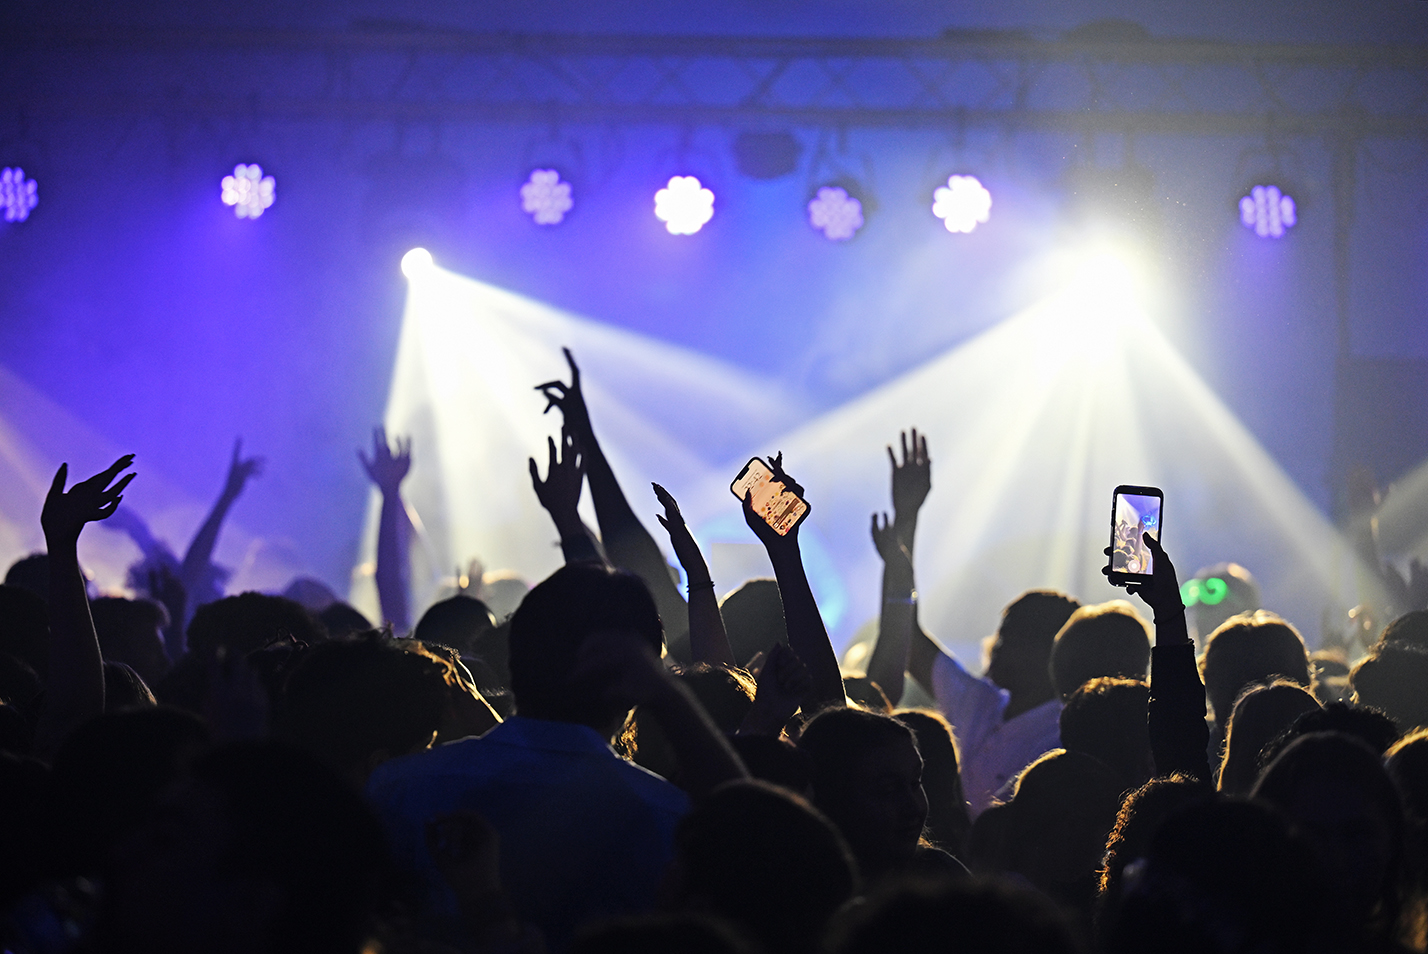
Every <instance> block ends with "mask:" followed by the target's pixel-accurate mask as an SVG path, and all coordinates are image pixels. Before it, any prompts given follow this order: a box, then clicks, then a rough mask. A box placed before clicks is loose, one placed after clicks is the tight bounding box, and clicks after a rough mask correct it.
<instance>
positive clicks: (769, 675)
mask: <svg viewBox="0 0 1428 954" xmlns="http://www.w3.org/2000/svg"><path fill="white" fill-rule="evenodd" d="M812 688H813V677H812V676H810V675H809V674H808V667H806V666H805V665H803V660H801V659H799V658H798V654H797V653H795V652H794V651H793V650H792V649H790V648H788V647H787V646H785V645H784V644H783V643H775V644H774V646H773V648H772V649H770V650H769V651H768V654H767V655H766V656H765V657H764V664H763V667H762V668H760V669H759V678H758V691H757V692H755V693H754V704H753V706H752V707H750V709H749V712H748V715H746V716H745V717H744V722H743V724H742V725H740V726H739V734H741V735H775V736H776V735H778V734H779V733H780V732H781V731H782V730H783V727H784V726H785V725H787V724H788V720H789V719H792V718H793V715H794V713H796V712H797V711H798V708H799V706H800V705H802V703H803V697H804V696H805V695H807V694H808V691H809V690H810V689H812Z"/></svg>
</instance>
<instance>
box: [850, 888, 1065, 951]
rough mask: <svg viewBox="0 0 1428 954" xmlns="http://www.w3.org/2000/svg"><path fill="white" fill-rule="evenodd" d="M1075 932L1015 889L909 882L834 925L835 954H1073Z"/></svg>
mask: <svg viewBox="0 0 1428 954" xmlns="http://www.w3.org/2000/svg"><path fill="white" fill-rule="evenodd" d="M1079 950H1081V947H1080V945H1079V944H1078V943H1077V941H1076V935H1075V933H1074V931H1073V929H1072V926H1071V925H1070V924H1069V923H1068V922H1067V920H1066V918H1065V916H1064V915H1062V914H1061V912H1060V911H1059V910H1057V908H1056V906H1055V905H1053V904H1052V903H1051V902H1049V901H1047V900H1046V899H1045V898H1044V897H1042V896H1041V895H1038V894H1036V893H1035V892H1032V891H1028V890H1026V889H1025V888H1020V887H1017V886H1015V885H1012V884H1010V883H1005V882H999V881H990V880H962V881H951V880H942V879H933V878H908V879H901V880H898V881H895V882H893V883H891V884H888V885H887V886H885V887H884V888H883V889H882V890H880V891H877V892H874V894H873V895H872V896H871V897H869V898H868V901H867V903H866V904H863V905H861V906H859V907H858V908H855V909H852V910H850V911H849V912H848V914H847V916H845V917H843V918H841V919H840V923H838V924H836V925H835V927H834V929H833V931H832V934H831V937H830V940H829V944H828V951H829V952H830V954H885V952H893V951H897V952H907V954H934V952H943V951H967V952H975V954H1075V952H1077V951H1079Z"/></svg>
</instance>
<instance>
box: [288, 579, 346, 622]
mask: <svg viewBox="0 0 1428 954" xmlns="http://www.w3.org/2000/svg"><path fill="white" fill-rule="evenodd" d="M282 595H283V596H284V597H285V598H287V599H290V600H292V601H293V602H294V603H297V604H298V605H300V606H301V607H302V608H303V609H305V610H307V611H308V612H310V613H313V614H314V615H316V614H319V613H321V612H322V611H323V610H325V609H327V608H328V607H329V606H331V605H332V604H333V603H336V602H337V594H336V593H334V592H332V587H330V586H328V585H327V584H326V583H324V582H322V581H321V580H319V579H317V578H316V577H311V576H298V577H294V578H293V581H292V582H291V583H289V584H288V588H287V589H285V590H283V594H282Z"/></svg>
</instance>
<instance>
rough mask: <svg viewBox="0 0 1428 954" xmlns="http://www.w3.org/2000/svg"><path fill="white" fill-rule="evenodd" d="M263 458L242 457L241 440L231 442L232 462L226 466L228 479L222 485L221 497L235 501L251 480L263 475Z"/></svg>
mask: <svg viewBox="0 0 1428 954" xmlns="http://www.w3.org/2000/svg"><path fill="white" fill-rule="evenodd" d="M263 463H264V462H263V458H261V457H249V458H247V459H246V460H245V459H244V457H243V438H241V437H240V438H238V439H237V440H236V441H234V442H233V460H232V461H231V462H230V463H229V464H228V479H227V480H226V481H224V484H223V496H224V497H226V498H228V499H229V500H237V499H238V497H239V495H240V494H242V493H243V488H244V487H246V486H247V485H248V481H250V480H252V479H253V478H254V477H257V476H259V475H261V474H262V473H263Z"/></svg>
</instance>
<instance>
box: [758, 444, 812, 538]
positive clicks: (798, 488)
mask: <svg viewBox="0 0 1428 954" xmlns="http://www.w3.org/2000/svg"><path fill="white" fill-rule="evenodd" d="M769 470H771V471H773V475H774V480H775V481H777V482H778V483H781V484H783V486H784V487H785V488H786V489H788V490H790V491H792V492H793V493H795V494H797V495H798V496H799V497H804V491H803V485H802V484H800V483H799V482H798V481H796V480H794V479H793V478H792V477H790V476H789V475H788V473H787V472H786V471H785V470H784V469H783V454H782V452H780V453H778V454H775V455H773V456H772V457H770V458H769ZM753 498H754V495H753V492H752V491H750V492H748V493H745V494H744V497H743V505H744V522H745V523H746V524H748V525H749V529H750V530H752V531H754V536H756V537H758V538H759V541H760V542H761V543H763V545H764V546H765V547H766V548H768V549H770V550H780V551H785V550H790V549H792V550H797V548H798V526H795V527H794V528H793V529H792V530H790V531H789V532H788V533H786V534H783V535H780V534H779V532H778V531H777V530H775V529H774V528H773V527H771V526H769V525H768V521H766V520H764V518H763V515H762V514H760V513H758V512H757V511H756V510H754V503H753Z"/></svg>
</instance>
